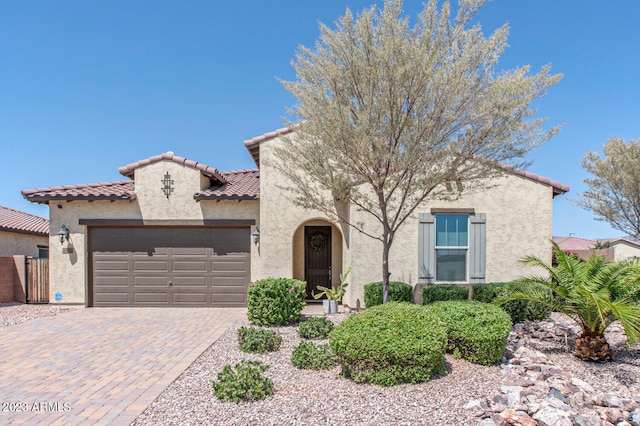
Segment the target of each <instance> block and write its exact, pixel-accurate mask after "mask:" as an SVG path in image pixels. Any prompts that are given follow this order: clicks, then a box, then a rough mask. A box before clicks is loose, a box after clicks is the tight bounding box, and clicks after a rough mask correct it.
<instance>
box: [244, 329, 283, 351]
mask: <svg viewBox="0 0 640 426" xmlns="http://www.w3.org/2000/svg"><path fill="white" fill-rule="evenodd" d="M238 343H239V344H240V350H242V352H250V353H257V354H264V353H267V352H273V351H277V350H278V348H280V343H282V336H280V335H279V334H277V333H276V332H275V331H273V330H267V329H264V328H255V327H240V328H239V329H238Z"/></svg>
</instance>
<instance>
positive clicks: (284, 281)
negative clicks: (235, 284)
mask: <svg viewBox="0 0 640 426" xmlns="http://www.w3.org/2000/svg"><path fill="white" fill-rule="evenodd" d="M306 286H307V283H305V282H304V281H299V280H294V279H292V278H265V279H263V280H260V281H256V282H255V283H251V284H250V285H249V290H248V293H247V316H248V317H249V321H251V322H252V323H253V324H256V325H286V324H292V323H296V322H298V321H300V313H301V312H302V308H304V304H305V303H304V298H305V296H306Z"/></svg>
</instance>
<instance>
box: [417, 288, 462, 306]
mask: <svg viewBox="0 0 640 426" xmlns="http://www.w3.org/2000/svg"><path fill="white" fill-rule="evenodd" d="M445 300H469V288H468V287H462V286H457V285H428V286H425V287H422V304H423V305H427V304H429V303H433V302H440V301H445Z"/></svg>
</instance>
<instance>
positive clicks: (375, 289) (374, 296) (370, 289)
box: [364, 281, 413, 308]
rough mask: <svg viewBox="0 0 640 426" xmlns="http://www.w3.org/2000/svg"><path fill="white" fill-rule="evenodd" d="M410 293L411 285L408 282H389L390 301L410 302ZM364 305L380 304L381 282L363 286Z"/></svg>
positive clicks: (369, 306) (368, 306)
mask: <svg viewBox="0 0 640 426" xmlns="http://www.w3.org/2000/svg"><path fill="white" fill-rule="evenodd" d="M412 294H413V287H411V286H410V285H409V284H406V283H402V282H398V281H391V282H389V301H390V302H409V303H411V295H412ZM364 305H365V306H366V307H367V308H372V307H374V306H378V305H382V282H377V283H369V284H367V285H365V286H364Z"/></svg>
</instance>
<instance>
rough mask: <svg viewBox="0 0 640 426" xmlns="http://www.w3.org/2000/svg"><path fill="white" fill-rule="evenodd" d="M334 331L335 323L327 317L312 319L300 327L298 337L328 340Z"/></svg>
mask: <svg viewBox="0 0 640 426" xmlns="http://www.w3.org/2000/svg"><path fill="white" fill-rule="evenodd" d="M331 330H333V323H332V322H331V321H329V320H328V319H326V318H325V317H311V318H309V319H308V320H306V321H305V322H303V323H301V324H300V326H298V335H299V336H300V337H302V338H303V339H326V338H327V337H329V332H330V331H331Z"/></svg>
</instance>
